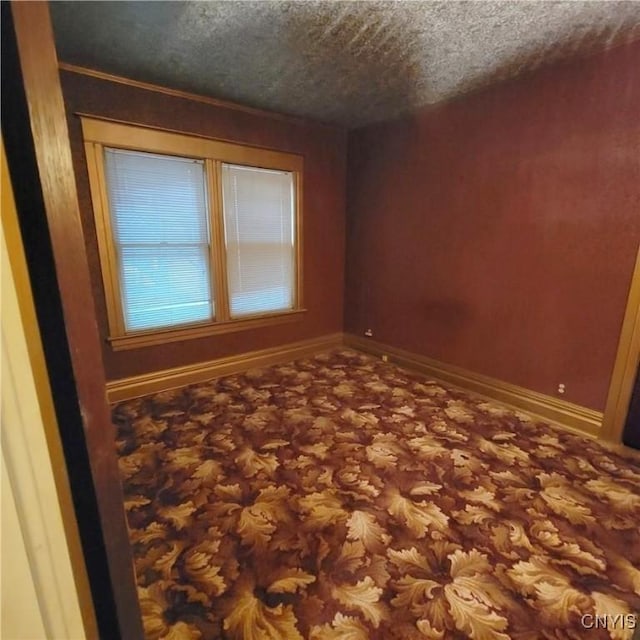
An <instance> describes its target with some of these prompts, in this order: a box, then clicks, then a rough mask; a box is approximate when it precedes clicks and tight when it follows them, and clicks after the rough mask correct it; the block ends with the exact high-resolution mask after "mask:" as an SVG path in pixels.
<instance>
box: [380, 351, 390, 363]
mask: <svg viewBox="0 0 640 640" xmlns="http://www.w3.org/2000/svg"><path fill="white" fill-rule="evenodd" d="M382 362H389V356H388V355H387V354H386V353H383V354H382Z"/></svg>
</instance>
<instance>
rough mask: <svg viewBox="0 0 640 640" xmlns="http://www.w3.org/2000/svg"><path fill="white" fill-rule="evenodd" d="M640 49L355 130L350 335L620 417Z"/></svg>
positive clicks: (639, 169) (636, 220) (637, 232)
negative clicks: (612, 410)
mask: <svg viewBox="0 0 640 640" xmlns="http://www.w3.org/2000/svg"><path fill="white" fill-rule="evenodd" d="M639 69H640V43H639V42H636V43H634V44H632V45H628V46H624V47H619V48H616V49H612V50H610V51H609V52H607V53H602V54H598V55H596V56H592V57H590V58H588V59H585V60H580V61H578V62H575V63H570V64H563V65H557V66H554V67H550V68H546V69H542V70H540V71H538V72H536V73H535V74H532V75H529V76H527V77H523V78H521V79H518V80H515V81H511V82H509V83H506V84H503V85H500V86H497V87H493V88H491V89H488V90H485V91H483V92H482V93H477V94H473V95H469V96H467V97H464V98H462V99H460V100H456V101H454V102H450V103H447V104H444V105H441V106H439V107H437V108H433V109H427V110H423V111H421V112H419V113H416V114H415V115H414V116H412V117H409V118H406V119H403V120H399V121H396V122H392V123H386V124H382V125H378V126H371V127H368V128H365V129H362V130H358V131H356V132H353V133H351V134H350V137H349V165H348V166H349V169H348V204H347V212H348V213H347V219H348V223H347V256H348V259H347V282H346V298H345V299H346V302H347V308H346V314H345V325H346V330H347V331H351V332H353V333H356V334H358V335H362V333H363V331H364V330H365V328H367V327H371V328H372V329H373V331H374V338H375V339H377V340H379V341H381V342H385V343H388V344H391V345H394V346H396V347H400V348H403V349H407V350H410V351H413V352H416V353H420V354H423V355H426V356H430V357H433V358H436V359H438V360H441V361H443V362H448V363H451V364H455V365H458V366H462V367H465V368H467V369H470V370H472V371H476V372H479V373H484V374H487V375H490V376H494V377H496V378H499V379H502V380H506V381H508V382H511V383H514V384H518V385H522V386H524V387H527V388H529V389H534V390H536V391H540V392H543V393H547V394H551V395H554V394H555V393H556V388H557V385H558V383H560V382H563V383H564V384H565V385H566V388H567V393H566V394H565V396H564V397H565V398H566V399H567V400H569V401H572V402H576V403H578V404H581V405H584V406H587V407H591V408H593V409H598V410H601V409H603V407H604V403H605V396H606V392H607V388H608V384H609V378H610V375H611V370H612V367H613V361H614V357H615V349H616V346H617V340H618V337H619V332H620V326H621V322H622V316H623V313H624V308H625V303H626V296H627V292H628V286H629V283H630V278H631V273H632V269H633V264H634V258H635V254H636V250H637V247H638V241H639V240H640V78H639V76H638V70H639Z"/></svg>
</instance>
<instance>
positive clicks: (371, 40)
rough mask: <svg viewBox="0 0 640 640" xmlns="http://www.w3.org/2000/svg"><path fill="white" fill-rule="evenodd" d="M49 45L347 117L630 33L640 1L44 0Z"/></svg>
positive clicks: (158, 75) (70, 58)
mask: <svg viewBox="0 0 640 640" xmlns="http://www.w3.org/2000/svg"><path fill="white" fill-rule="evenodd" d="M51 12H52V18H53V23H54V30H55V34H56V42H57V47H58V55H59V58H60V59H61V60H62V61H64V62H68V63H72V64H77V65H82V66H86V67H90V68H93V69H98V70H101V71H106V72H109V73H112V74H117V75H121V76H126V77H128V78H132V79H135V80H141V81H145V82H151V83H156V84H160V85H163V86H167V87H171V88H174V89H183V90H186V91H192V92H195V93H200V94H203V95H207V96H211V97H214V98H221V99H227V100H232V101H235V102H239V103H242V104H245V105H248V106H253V107H261V108H265V109H269V110H273V111H278V112H281V113H287V114H292V115H298V116H305V117H309V118H313V119H317V120H322V121H326V122H334V123H339V124H342V125H347V126H350V127H353V126H360V125H363V124H367V123H369V122H373V121H378V120H384V119H387V118H390V117H395V116H397V115H399V114H401V113H403V112H406V111H409V110H411V109H412V108H415V107H417V106H421V105H425V104H432V103H435V102H438V101H441V100H445V99H448V98H451V97H454V96H456V95H460V94H462V93H465V92H468V91H470V90H473V89H475V88H478V87H481V86H484V85H487V84H490V83H492V82H496V81H499V80H501V79H503V78H507V77H510V76H514V75H517V74H520V73H524V72H527V71H529V70H531V69H534V68H536V67H538V66H540V65H542V64H547V63H548V62H552V61H555V60H558V59H560V58H567V57H571V56H576V55H583V54H585V53H589V52H591V51H593V50H596V49H603V48H606V47H610V46H614V45H616V44H620V43H622V42H626V41H631V40H634V39H637V38H640V1H626V2H617V1H614V0H604V1H591V2H582V1H579V0H570V1H567V0H563V1H559V2H556V1H551V0H547V1H540V0H537V1H529V0H503V1H489V0H487V1H453V0H447V1H421V2H413V1H409V0H405V1H402V0H398V1H395V2H391V1H386V2H378V1H376V2H337V1H331V0H325V1H313V0H310V1H297V2H276V1H271V0H263V1H260V2H254V1H250V0H244V1H241V2H235V1H214V0H210V1H208V2H190V1H187V2H149V1H147V2H52V3H51Z"/></svg>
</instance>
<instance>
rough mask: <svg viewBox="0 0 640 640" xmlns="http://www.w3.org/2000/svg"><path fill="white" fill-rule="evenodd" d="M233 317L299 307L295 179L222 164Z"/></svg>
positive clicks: (280, 174)
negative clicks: (296, 305)
mask: <svg viewBox="0 0 640 640" xmlns="http://www.w3.org/2000/svg"><path fill="white" fill-rule="evenodd" d="M222 190H223V208H224V230H225V242H226V253H227V278H228V285H229V309H230V314H231V317H235V318H237V317H240V316H245V315H251V314H255V313H265V312H269V311H284V310H286V309H291V308H292V307H293V305H294V290H295V286H294V285H295V277H296V276H295V246H294V244H295V222H294V176H293V174H292V173H291V172H286V171H272V170H267V169H256V168H253V167H243V166H238V165H231V164H223V165H222Z"/></svg>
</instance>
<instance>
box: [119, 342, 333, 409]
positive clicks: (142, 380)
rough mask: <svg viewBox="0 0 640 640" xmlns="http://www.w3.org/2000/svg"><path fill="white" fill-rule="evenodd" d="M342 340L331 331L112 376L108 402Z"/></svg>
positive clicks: (301, 355)
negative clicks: (128, 375)
mask: <svg viewBox="0 0 640 640" xmlns="http://www.w3.org/2000/svg"><path fill="white" fill-rule="evenodd" d="M342 343H343V342H342V333H332V334H329V335H325V336H320V337H318V338H311V339H310V340H302V341H301V342H292V343H290V344H285V345H281V346H278V347H272V348H270V349H261V350H260V351H249V352H248V353H243V354H240V355H237V356H229V357H226V358H217V359H216V360H210V361H208V362H199V363H196V364H191V365H186V366H184V367H175V368H173V369H164V370H163V371H155V372H153V373H147V374H143V375H139V376H132V377H131V378H122V379H120V380H113V381H111V382H107V398H108V399H109V402H120V401H121V400H130V399H131V398H139V397H140V396H145V395H148V394H150V393H158V392H159V391H168V390H169V389H176V388H177V387H184V386H185V385H188V384H194V383H196V382H204V381H205V380H212V379H213V378H219V377H220V376H226V375H230V374H234V373H241V372H243V371H247V370H248V369H253V368H254V367H268V366H270V365H273V364H280V363H283V362H288V361H290V360H295V359H297V358H306V357H308V356H312V355H315V354H316V353H320V352H322V351H326V350H328V349H333V348H335V347H339V346H340V345H342Z"/></svg>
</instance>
